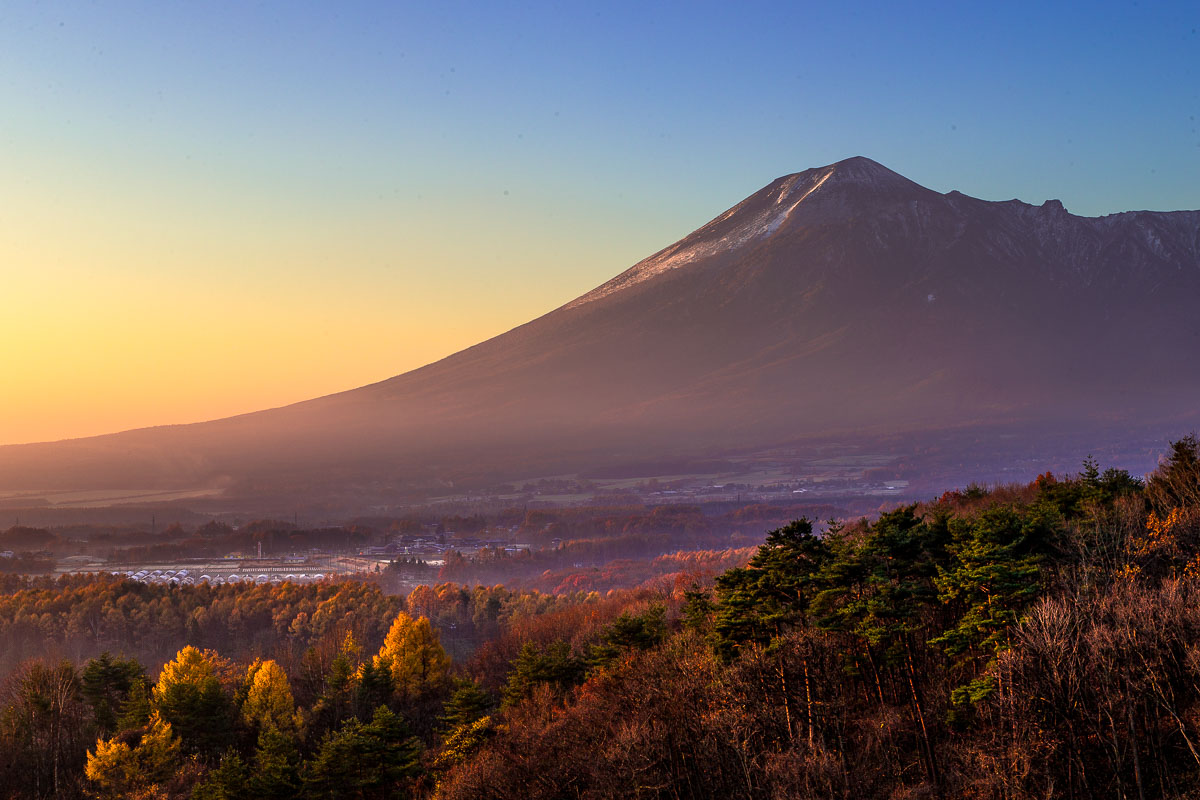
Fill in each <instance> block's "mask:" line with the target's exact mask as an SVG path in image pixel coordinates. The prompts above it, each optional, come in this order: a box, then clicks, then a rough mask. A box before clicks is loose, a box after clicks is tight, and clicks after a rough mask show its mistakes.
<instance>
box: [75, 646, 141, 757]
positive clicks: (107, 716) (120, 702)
mask: <svg viewBox="0 0 1200 800" xmlns="http://www.w3.org/2000/svg"><path fill="white" fill-rule="evenodd" d="M145 680H146V671H145V670H144V669H143V668H142V665H141V664H139V663H138V662H137V661H135V660H134V659H132V658H130V659H122V658H113V657H112V655H110V654H109V653H108V651H105V652H103V653H101V654H100V655H99V656H97V657H96V658H93V659H92V660H91V661H89V662H88V663H87V666H85V667H84V669H83V675H82V680H81V684H82V689H83V697H84V699H86V700H87V701H88V704H89V705H90V706H91V707H92V713H93V714H94V715H95V719H96V728H97V732H98V733H99V734H100V735H101V736H105V735H106V734H108V733H109V732H110V731H112V730H113V729H114V728H115V727H116V725H117V714H118V713H119V712H120V711H121V710H122V709H123V707H124V706H125V705H126V702H127V700H128V698H129V693H130V691H131V690H132V689H133V687H134V685H135V684H141V685H142V687H143V690H144V687H145ZM144 722H145V719H144V718H143V719H140V720H138V721H137V722H136V723H135V725H133V726H131V727H137V726H140V725H142V724H143V723H144Z"/></svg>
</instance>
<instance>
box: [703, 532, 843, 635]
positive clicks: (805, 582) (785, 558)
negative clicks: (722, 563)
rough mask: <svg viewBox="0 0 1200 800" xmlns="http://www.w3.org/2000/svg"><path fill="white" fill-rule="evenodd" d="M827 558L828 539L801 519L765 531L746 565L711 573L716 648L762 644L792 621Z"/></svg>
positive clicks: (811, 593)
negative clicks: (713, 575)
mask: <svg viewBox="0 0 1200 800" xmlns="http://www.w3.org/2000/svg"><path fill="white" fill-rule="evenodd" d="M828 558H829V547H828V545H827V544H826V543H825V542H824V540H822V539H821V538H820V537H818V536H816V535H815V534H814V533H813V528H812V523H811V522H809V521H808V520H807V519H799V520H796V521H795V522H792V523H790V524H788V525H786V526H784V527H782V528H778V529H776V530H773V531H771V532H770V533H769V534H767V541H766V543H765V544H763V545H762V546H761V547H759V548H758V552H757V553H756V554H755V555H754V557H753V558H752V559H750V563H749V564H748V565H747V566H746V567H742V568H735V569H731V570H729V571H727V572H725V573H724V574H723V575H721V576H720V577H718V578H717V583H716V593H717V608H716V614H715V617H714V621H713V631H714V636H715V638H716V643H717V651H718V652H719V653H720V654H721V655H723V656H725V657H726V658H731V657H732V656H733V655H734V654H736V652H737V650H738V648H740V647H741V646H742V645H743V644H746V643H755V644H767V643H768V642H770V641H771V639H773V638H774V637H777V636H780V635H782V634H783V633H785V632H786V631H787V630H788V629H790V628H791V627H793V626H794V625H796V624H798V623H799V622H800V621H801V620H802V619H803V618H804V616H805V614H806V613H807V611H808V607H809V604H810V603H811V601H812V599H813V598H814V597H815V596H816V594H817V591H818V590H819V587H820V582H819V574H820V570H821V567H822V566H823V565H824V564H825V562H826V561H827V560H828Z"/></svg>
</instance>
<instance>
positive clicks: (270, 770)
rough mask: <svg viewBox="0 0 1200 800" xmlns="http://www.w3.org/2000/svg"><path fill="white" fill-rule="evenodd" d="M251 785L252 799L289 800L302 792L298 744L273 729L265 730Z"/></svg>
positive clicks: (268, 726) (255, 760) (261, 735)
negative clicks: (275, 799)
mask: <svg viewBox="0 0 1200 800" xmlns="http://www.w3.org/2000/svg"><path fill="white" fill-rule="evenodd" d="M249 785H250V792H251V796H253V797H255V798H260V799H264V800H270V799H272V798H278V800H286V799H287V798H291V797H296V796H297V795H298V794H299V792H300V754H299V752H297V750H296V742H295V740H294V739H293V738H292V737H291V736H289V735H288V734H286V733H284V732H283V731H281V730H279V729H278V728H276V727H274V726H273V725H267V726H265V727H264V728H263V730H262V733H260V734H259V735H258V746H257V747H256V748H255V751H254V773H253V775H252V776H251V777H250V784H249Z"/></svg>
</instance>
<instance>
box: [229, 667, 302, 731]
mask: <svg viewBox="0 0 1200 800" xmlns="http://www.w3.org/2000/svg"><path fill="white" fill-rule="evenodd" d="M246 684H247V691H246V700H245V702H244V703H243V704H242V719H243V720H245V722H246V724H247V725H249V726H251V728H252V729H255V730H263V729H265V728H267V727H274V728H277V729H278V730H280V731H291V730H294V729H295V727H296V701H295V700H294V699H293V698H292V689H291V686H290V685H289V684H288V679H287V675H286V674H284V671H283V668H282V667H280V666H279V664H277V663H276V662H275V661H272V660H269V659H268V660H266V661H263V660H262V659H256V660H255V661H254V663H253V664H251V665H250V668H249V670H248V671H247V673H246Z"/></svg>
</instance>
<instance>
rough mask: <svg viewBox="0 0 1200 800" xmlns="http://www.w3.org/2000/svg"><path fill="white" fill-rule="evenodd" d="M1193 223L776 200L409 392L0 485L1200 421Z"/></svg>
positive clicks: (88, 454)
mask: <svg viewBox="0 0 1200 800" xmlns="http://www.w3.org/2000/svg"><path fill="white" fill-rule="evenodd" d="M1197 300H1200V212H1194V211H1189V212H1170V213H1155V212H1128V213H1123V214H1114V215H1110V216H1106V217H1100V218H1084V217H1077V216H1074V215H1071V214H1069V213H1067V212H1066V210H1064V209H1063V207H1062V205H1061V204H1059V203H1057V201H1050V202H1047V203H1045V204H1043V205H1041V206H1030V205H1027V204H1025V203H1021V202H1018V201H1015V200H1013V201H1008V202H1000V203H997V202H987V201H983V200H978V199H975V198H971V197H968V196H966V195H963V194H960V193H958V192H950V193H948V194H945V195H943V194H939V193H937V192H934V191H931V190H929V189H926V188H924V187H921V186H919V185H918V184H916V183H913V182H912V181H910V180H908V179H907V178H904V177H902V176H900V175H898V174H896V173H894V172H892V171H890V170H888V169H886V168H885V167H883V166H881V165H879V164H877V163H875V162H873V161H871V160H869V159H866V158H852V159H848V160H846V161H841V162H838V163H836V164H833V165H830V166H827V167H822V168H818V169H810V170H807V171H805V172H801V173H797V174H794V175H789V176H786V177H783V178H780V179H778V180H776V181H774V182H772V183H771V184H770V185H768V186H766V187H764V188H763V189H762V190H760V191H758V192H756V193H755V194H753V195H751V196H750V197H748V198H746V199H745V200H744V201H742V202H741V203H739V204H738V205H736V206H734V207H733V208H731V209H730V210H728V211H727V212H725V213H724V214H722V215H720V216H719V217H717V218H716V219H714V220H713V221H711V222H709V223H708V224H707V225H705V226H703V227H701V228H700V229H698V230H697V231H695V232H694V233H692V234H690V235H689V236H687V237H685V238H684V239H682V240H681V241H679V242H677V243H676V244H673V245H671V246H670V247H667V248H665V249H664V250H662V251H660V252H658V253H656V254H654V255H652V256H650V257H649V258H647V259H645V260H644V261H642V262H640V263H638V264H636V265H634V266H633V267H632V268H630V269H629V270H626V271H625V272H623V273H621V274H620V275H618V276H617V277H615V278H613V279H612V280H611V281H609V282H607V283H605V284H603V285H602V286H600V287H598V288H596V289H594V290H593V291H591V292H589V293H587V294H585V295H583V296H582V297H580V298H578V299H577V300H574V301H573V302H571V303H568V304H567V305H565V306H563V307H561V308H559V309H557V310H555V311H552V312H550V313H549V314H546V315H545V316H543V317H540V318H538V319H536V320H534V321H532V322H529V323H527V324H525V325H522V326H520V327H518V328H516V329H514V330H512V331H509V332H508V333H505V334H503V335H501V336H498V337H495V338H493V339H490V340H488V341H486V342H483V343H481V344H479V345H476V346H475V347H472V348H469V349H467V350H464V351H462V352H460V353H457V354H455V355H453V356H450V357H448V358H446V359H443V360H442V361H439V362H436V363H434V364H430V365H428V366H426V367H423V368H421V369H418V370H414V371H412V372H409V373H405V374H403V375H400V376H398V377H395V378H392V379H390V380H387V381H383V382H381V383H378V384H374V385H371V386H366V387H362V388H360V389H355V390H353V391H349V392H344V393H341V394H337V395H332V396H329V397H324V398H318V399H316V400H312V401H308V402H305V403H299V404H296V405H293V406H288V407H286V408H282V409H274V410H270V411H264V412H259V413H256V414H248V415H243V416H240V417H234V418H231V419H226V420H218V421H215V422H209V423H201V424H197V425H188V426H176V427H167V428H154V429H145V430H140V431H131V432H127V433H123V434H116V435H112V436H107V437H95V438H92V439H83V440H75V441H69V442H61V443H52V444H44V445H24V446H17V447H6V448H0V488H48V487H56V486H70V487H80V488H84V487H92V486H102V485H116V486H128V485H139V486H141V485H188V486H192V485H197V484H203V483H211V482H214V481H237V482H240V483H241V484H243V485H244V484H245V482H246V481H251V482H252V483H255V482H257V483H261V484H270V483H273V482H285V483H287V482H296V481H300V482H313V483H314V484H315V483H320V482H322V481H329V482H337V481H349V482H361V481H369V480H372V479H373V478H375V477H378V476H380V475H387V476H390V477H397V478H401V479H412V480H419V479H421V478H422V477H428V476H429V475H433V474H435V473H436V474H464V475H465V474H470V473H472V471H476V472H486V473H488V474H490V475H501V476H516V477H519V476H523V475H529V474H536V473H537V472H539V471H549V470H562V471H573V470H576V469H579V468H582V467H586V466H588V465H590V464H595V463H602V462H604V461H611V460H614V459H615V460H619V459H623V458H625V459H628V458H638V457H641V458H646V457H659V456H662V455H664V454H681V453H686V454H711V453H717V452H721V451H722V450H724V449H728V448H732V447H747V446H754V445H761V444H765V443H770V442H775V441H781V440H789V439H796V438H803V437H806V436H814V435H820V434H828V433H831V432H856V433H864V432H885V431H894V430H920V429H937V428H947V427H954V426H972V425H995V424H1006V425H1012V426H1018V427H1019V426H1029V425H1046V424H1050V425H1073V426H1077V427H1080V428H1086V427H1089V426H1091V427H1104V426H1108V427H1113V426H1118V427H1119V426H1121V425H1126V424H1128V423H1129V421H1131V420H1132V421H1140V422H1145V421H1148V420H1160V419H1161V420H1167V421H1170V420H1187V419H1190V417H1189V415H1190V414H1193V413H1194V412H1195V410H1196V409H1197V408H1198V404H1197V400H1200V369H1198V368H1197V366H1196V364H1195V358H1194V354H1195V353H1197V352H1200V316H1198V315H1197V314H1196V313H1195V309H1196V305H1197Z"/></svg>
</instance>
